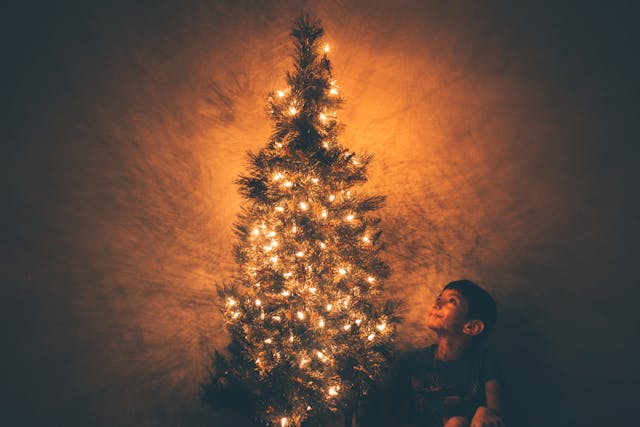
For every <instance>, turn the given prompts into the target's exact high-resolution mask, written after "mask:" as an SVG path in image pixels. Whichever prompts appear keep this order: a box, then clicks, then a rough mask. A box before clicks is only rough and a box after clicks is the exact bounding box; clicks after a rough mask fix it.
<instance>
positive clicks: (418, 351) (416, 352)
mask: <svg viewBox="0 0 640 427" xmlns="http://www.w3.org/2000/svg"><path fill="white" fill-rule="evenodd" d="M435 348H436V345H435V344H432V345H428V346H426V347H421V348H413V349H409V350H405V351H403V352H401V353H400V354H399V355H398V362H399V363H400V364H403V365H413V364H416V363H421V362H424V361H425V360H433V354H434V351H435Z"/></svg>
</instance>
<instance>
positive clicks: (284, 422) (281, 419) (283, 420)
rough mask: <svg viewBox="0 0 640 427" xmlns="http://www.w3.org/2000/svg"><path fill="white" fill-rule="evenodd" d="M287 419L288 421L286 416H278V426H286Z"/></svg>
mask: <svg viewBox="0 0 640 427" xmlns="http://www.w3.org/2000/svg"><path fill="white" fill-rule="evenodd" d="M288 421H289V420H288V419H287V417H282V418H280V427H286V426H287V423H288Z"/></svg>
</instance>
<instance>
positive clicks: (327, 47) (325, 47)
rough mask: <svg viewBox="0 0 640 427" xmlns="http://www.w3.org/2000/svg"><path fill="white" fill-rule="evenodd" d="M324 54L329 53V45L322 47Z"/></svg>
mask: <svg viewBox="0 0 640 427" xmlns="http://www.w3.org/2000/svg"><path fill="white" fill-rule="evenodd" d="M324 53H329V43H327V44H325V45H324Z"/></svg>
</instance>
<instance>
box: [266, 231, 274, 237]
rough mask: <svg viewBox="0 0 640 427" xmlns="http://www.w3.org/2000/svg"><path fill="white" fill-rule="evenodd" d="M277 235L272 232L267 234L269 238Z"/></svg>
mask: <svg viewBox="0 0 640 427" xmlns="http://www.w3.org/2000/svg"><path fill="white" fill-rule="evenodd" d="M275 235H276V232H275V231H270V232H268V233H267V237H273V236H275Z"/></svg>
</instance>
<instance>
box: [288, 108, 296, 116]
mask: <svg viewBox="0 0 640 427" xmlns="http://www.w3.org/2000/svg"><path fill="white" fill-rule="evenodd" d="M289 113H291V115H292V116H295V115H296V114H297V113H298V110H297V109H296V107H289Z"/></svg>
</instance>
